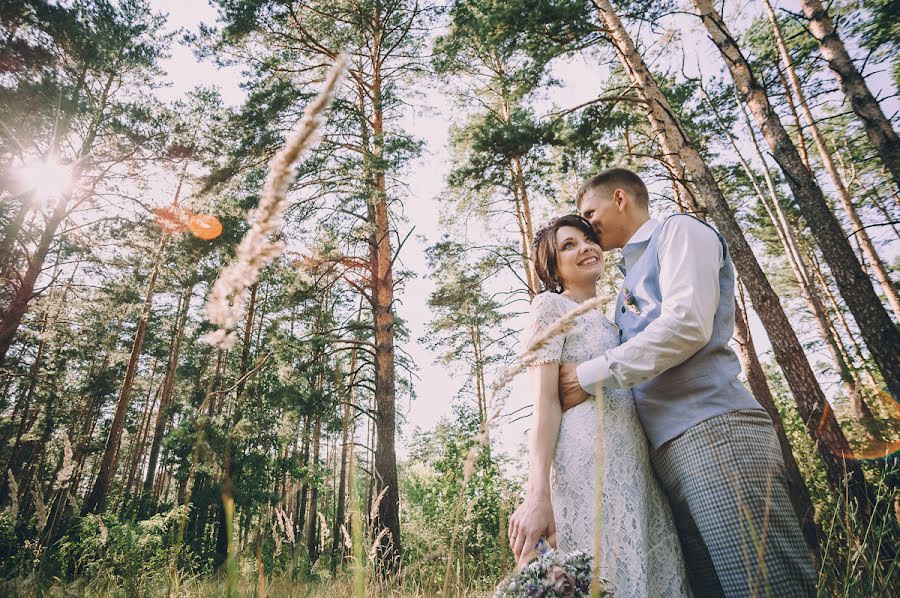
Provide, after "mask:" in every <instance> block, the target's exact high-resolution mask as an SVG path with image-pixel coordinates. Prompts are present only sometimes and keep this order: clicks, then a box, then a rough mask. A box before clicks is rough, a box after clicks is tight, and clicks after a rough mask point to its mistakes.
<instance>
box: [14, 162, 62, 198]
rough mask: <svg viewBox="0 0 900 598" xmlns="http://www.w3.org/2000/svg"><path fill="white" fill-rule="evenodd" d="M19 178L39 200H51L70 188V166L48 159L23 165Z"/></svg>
mask: <svg viewBox="0 0 900 598" xmlns="http://www.w3.org/2000/svg"><path fill="white" fill-rule="evenodd" d="M19 175H20V179H21V181H22V184H23V185H24V187H25V188H26V189H28V190H30V191H32V192H33V193H34V194H35V195H36V196H37V198H38V199H40V200H44V201H46V200H52V199H55V198H57V197H59V196H60V195H61V194H63V193H65V192H66V191H69V190H70V189H71V188H72V166H71V165H66V164H60V163H58V162H55V161H52V160H48V161H47V162H41V163H38V164H33V165H29V166H25V167H23V168H22V169H21V171H20V173H19Z"/></svg>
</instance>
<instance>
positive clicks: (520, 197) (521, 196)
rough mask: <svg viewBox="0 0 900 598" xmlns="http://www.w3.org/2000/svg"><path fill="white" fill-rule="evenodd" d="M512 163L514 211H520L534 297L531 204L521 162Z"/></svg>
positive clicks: (529, 279)
mask: <svg viewBox="0 0 900 598" xmlns="http://www.w3.org/2000/svg"><path fill="white" fill-rule="evenodd" d="M511 163H512V175H513V181H514V185H515V187H516V189H517V190H518V193H517V194H516V210H517V211H518V210H521V220H522V222H521V227H522V237H523V245H524V247H525V255H526V256H527V257H528V264H527V271H528V282H529V286H530V288H529V295H530V296H532V297H533V296H534V294H536V293H537V292H538V291H539V290H540V284H539V281H538V276H537V271H536V270H535V269H534V260H533V259H532V255H531V254H532V248H533V247H534V227H533V225H532V222H531V202H529V200H528V187H527V185H525V171H524V169H523V168H522V160H521V158H519V157H518V156H516V157H514V158H513V159H512V161H511ZM517 215H518V213H517Z"/></svg>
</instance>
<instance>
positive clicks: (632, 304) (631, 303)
mask: <svg viewBox="0 0 900 598" xmlns="http://www.w3.org/2000/svg"><path fill="white" fill-rule="evenodd" d="M624 291H625V301H624V303H623V305H624V306H625V307H627V308H628V309H630V310H631V311H632V312H633V313H635V314H640V313H641V308H640V307H638V303H637V299H635V298H634V295H633V294H632V293H631V291H629V290H628V289H624ZM623 311H624V310H623Z"/></svg>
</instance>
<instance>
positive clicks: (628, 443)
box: [525, 292, 689, 598]
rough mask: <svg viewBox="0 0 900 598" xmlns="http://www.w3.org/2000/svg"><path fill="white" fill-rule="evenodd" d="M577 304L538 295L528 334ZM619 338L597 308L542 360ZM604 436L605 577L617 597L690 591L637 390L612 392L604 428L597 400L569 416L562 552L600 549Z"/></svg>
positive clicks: (560, 498)
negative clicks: (599, 452)
mask: <svg viewBox="0 0 900 598" xmlns="http://www.w3.org/2000/svg"><path fill="white" fill-rule="evenodd" d="M577 306H578V304H577V303H575V302H574V301H572V300H571V299H569V298H568V297H567V296H565V295H558V294H556V293H550V292H544V293H541V294H539V295H537V296H536V297H535V298H534V301H533V302H532V304H531V313H530V325H529V327H528V328H527V329H526V332H525V334H526V336H525V340H526V341H528V342H529V343H530V340H531V339H533V338H534V337H535V336H536V335H540V334H541V333H542V332H543V331H545V330H546V329H547V328H549V327H550V326H552V325H553V323H554V322H555V321H556V320H558V319H559V318H560V317H561V316H562V315H563V314H565V313H566V312H568V311H571V310H572V309H575V308H576V307H577ZM618 341H619V333H618V328H617V327H616V326H615V324H613V323H611V322H610V321H609V319H608V318H607V317H606V316H605V315H603V314H602V313H600V312H599V311H596V310H592V311H590V312H588V313H586V314H583V315H581V316H579V318H578V319H577V320H576V321H575V326H574V327H573V328H572V329H570V330H569V331H568V332H567V333H565V334H563V335H559V336H557V337H556V338H555V339H553V340H551V341H550V342H549V343H548V344H547V345H546V346H545V347H544V348H542V349H541V350H540V351H539V352H538V354H537V362H536V363H550V362H567V361H568V362H576V363H581V362H583V361H587V360H589V359H592V358H594V357H597V356H599V355H600V354H601V353H603V351H605V350H606V349H609V348H611V347H614V346H616V345H618ZM598 440H600V441H602V443H603V452H604V460H603V461H604V462H603V510H602V515H601V516H602V519H601V521H602V531H601V539H602V549H601V550H602V555H601V575H602V576H603V577H604V578H606V579H608V580H609V581H610V582H611V583H612V585H613V588H614V592H615V596H616V598H638V597H641V598H644V597H648V598H657V597H666V598H670V597H677V596H687V595H689V594H688V589H687V588H688V584H687V582H686V575H685V570H684V561H683V557H682V554H681V546H680V544H679V543H678V536H677V532H676V531H675V523H674V521H673V519H672V513H671V510H670V508H669V504H668V502H667V501H666V498H665V496H664V495H663V493H662V490H661V489H660V487H659V483H658V482H657V480H656V478H655V476H654V473H653V470H652V468H651V466H650V461H649V456H648V443H647V439H646V436H645V435H644V431H643V428H641V424H640V421H639V420H638V416H637V412H636V410H635V406H634V398H633V397H632V394H631V391H630V390H610V391H608V392H607V393H606V407H605V410H604V412H603V423H602V430H601V432H600V433H599V434H598V428H597V413H596V403H595V402H594V400H593V398H592V399H591V400H589V401H586V402H584V403H582V404H581V405H578V406H576V407H573V408H571V409H569V410H568V411H566V412H565V413H563V415H562V423H561V425H560V430H559V439H558V440H557V443H556V454H555V457H554V462H553V468H552V470H551V477H550V484H551V499H552V501H553V512H554V515H555V520H556V537H557V548H558V550H560V551H563V552H568V551H572V550H584V551H587V552H589V553H593V544H594V540H593V538H594V497H595V490H594V489H595V482H594V480H595V467H594V465H595V463H596V450H595V449H596V445H595V442H597V441H598Z"/></svg>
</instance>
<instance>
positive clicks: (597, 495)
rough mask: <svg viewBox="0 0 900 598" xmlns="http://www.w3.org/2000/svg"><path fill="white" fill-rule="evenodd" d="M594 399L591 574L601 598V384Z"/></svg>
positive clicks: (593, 591)
mask: <svg viewBox="0 0 900 598" xmlns="http://www.w3.org/2000/svg"><path fill="white" fill-rule="evenodd" d="M594 401H595V403H596V404H595V405H594V410H595V413H596V421H597V430H598V432H597V438H596V439H595V442H596V446H595V447H594V570H593V572H592V574H591V597H592V598H600V597H601V596H602V595H603V594H602V592H603V585H602V582H603V580H602V578H601V576H600V569H601V565H602V561H601V558H602V556H603V481H604V477H605V476H604V472H605V470H606V468H605V464H606V446H605V444H604V437H603V417H604V415H605V411H606V393H605V392H604V391H603V387H602V386H600V385H599V384H598V385H597V386H596V387H595V388H594Z"/></svg>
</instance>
